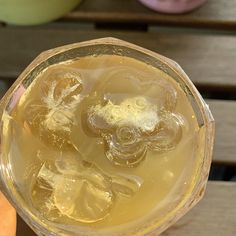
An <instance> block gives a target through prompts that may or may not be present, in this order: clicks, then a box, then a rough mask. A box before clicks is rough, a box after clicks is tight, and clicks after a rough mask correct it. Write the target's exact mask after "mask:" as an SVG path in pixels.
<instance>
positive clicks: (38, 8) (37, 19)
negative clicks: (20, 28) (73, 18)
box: [0, 0, 81, 25]
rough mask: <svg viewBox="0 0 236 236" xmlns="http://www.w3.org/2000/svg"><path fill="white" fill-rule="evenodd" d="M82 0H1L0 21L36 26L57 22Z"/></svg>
mask: <svg viewBox="0 0 236 236" xmlns="http://www.w3.org/2000/svg"><path fill="white" fill-rule="evenodd" d="M80 2H81V0H0V21H3V22H6V23H10V24H17V25H36V24H42V23H46V22H49V21H52V20H55V19H57V18H59V17H61V16H63V15H64V14H66V13H67V12H69V11H71V10H72V9H73V8H74V7H75V6H77V4H79V3H80Z"/></svg>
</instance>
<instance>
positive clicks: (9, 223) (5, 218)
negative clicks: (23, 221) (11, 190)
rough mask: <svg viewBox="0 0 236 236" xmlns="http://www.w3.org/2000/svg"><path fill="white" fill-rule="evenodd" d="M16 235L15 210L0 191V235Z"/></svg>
mask: <svg viewBox="0 0 236 236" xmlns="http://www.w3.org/2000/svg"><path fill="white" fill-rule="evenodd" d="M15 235H16V211H15V209H14V208H13V207H12V206H11V205H10V203H9V202H8V201H7V199H6V198H5V196H4V195H3V194H2V193H1V192H0V236H15Z"/></svg>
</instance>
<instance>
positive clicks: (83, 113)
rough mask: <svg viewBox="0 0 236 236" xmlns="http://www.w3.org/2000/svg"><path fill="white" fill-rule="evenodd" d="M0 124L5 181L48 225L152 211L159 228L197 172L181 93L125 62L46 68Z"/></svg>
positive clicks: (90, 60) (191, 121) (105, 59)
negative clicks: (0, 127)
mask: <svg viewBox="0 0 236 236" xmlns="http://www.w3.org/2000/svg"><path fill="white" fill-rule="evenodd" d="M3 123H4V127H5V130H4V132H5V141H4V142H3V144H4V150H5V153H7V155H8V157H9V165H11V170H12V173H14V175H13V179H14V181H15V182H16V183H17V185H18V186H19V188H20V189H21V192H22V194H23V195H24V196H26V198H27V200H28V201H29V202H30V206H31V208H32V211H33V212H35V214H37V215H38V216H39V218H40V219H41V220H46V221H49V222H52V223H59V224H62V225H71V226H73V227H77V226H85V227H91V228H96V229H103V228H110V227H113V226H118V225H123V224H127V223H130V222H136V221H139V220H141V219H142V218H144V217H146V216H148V215H150V214H152V212H155V214H157V215H156V218H157V219H160V220H161V219H162V217H163V214H166V212H171V211H172V210H174V209H175V207H177V206H178V204H179V203H180V202H181V200H182V199H183V198H184V197H185V195H188V194H189V193H188V191H187V190H188V189H190V188H191V184H192V182H193V179H194V174H195V172H196V170H195V169H196V166H198V165H196V155H197V153H196V151H197V149H196V145H195V144H196V141H197V140H198V139H199V132H200V128H199V126H198V122H197V118H196V117H195V113H194V111H193V109H192V107H191V104H190V103H189V101H188V99H187V98H186V94H185V93H184V91H183V90H182V88H181V87H180V85H179V84H178V83H177V82H175V81H174V80H173V79H172V78H171V77H169V76H168V75H167V74H165V73H164V72H163V71H161V70H159V69H157V68H154V67H152V66H151V65H147V64H145V63H143V62H140V61H137V60H135V59H132V58H130V57H124V56H118V55H101V56H96V57H94V56H87V57H83V58H80V59H76V60H68V61H64V62H62V63H58V64H55V65H52V66H49V67H47V68H46V69H45V70H43V71H42V72H41V73H40V74H39V75H38V76H37V78H36V79H35V80H34V82H33V83H32V84H31V85H30V86H29V87H28V88H27V90H26V91H24V94H23V95H22V96H21V98H20V99H19V101H18V103H17V105H16V106H15V107H14V108H12V110H11V112H10V113H9V114H6V113H5V114H4V116H3ZM10 140H11V143H12V144H11V145H9V142H10ZM13 160H14V161H13Z"/></svg>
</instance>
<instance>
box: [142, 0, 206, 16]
mask: <svg viewBox="0 0 236 236" xmlns="http://www.w3.org/2000/svg"><path fill="white" fill-rule="evenodd" d="M139 1H140V2H141V3H143V4H144V5H145V6H147V7H149V8H151V9H153V10H156V11H159V12H164V13H184V12H188V11H191V10H193V9H194V8H197V7H199V6H200V5H202V4H203V3H204V2H206V0H139Z"/></svg>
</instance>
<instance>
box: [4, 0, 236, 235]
mask: <svg viewBox="0 0 236 236" xmlns="http://www.w3.org/2000/svg"><path fill="white" fill-rule="evenodd" d="M235 12H236V2H235V1H234V0H208V2H207V3H206V4H205V5H204V6H202V7H201V8H199V9H198V10H196V11H194V12H192V13H189V14H184V15H178V16H176V15H163V14H158V13H156V12H153V11H151V10H148V9H147V8H145V7H144V6H142V5H141V4H140V3H138V2H137V1H136V0H112V1H111V0H96V1H94V0H84V1H83V3H82V4H81V5H80V6H79V7H78V8H77V9H75V10H74V11H73V12H71V13H69V14H68V15H67V16H65V17H63V18H62V19H60V20H59V21H57V22H54V23H50V24H47V25H42V26H36V27H16V26H8V25H4V24H3V25H1V26H0V80H2V81H4V83H5V84H7V85H8V86H9V85H10V84H11V83H12V82H13V81H14V80H15V78H16V77H17V76H18V75H19V73H20V72H21V71H22V70H23V69H24V67H25V66H26V65H27V64H28V63H29V62H30V61H31V60H32V59H33V58H34V57H35V56H37V55H38V54H39V53H40V52H41V51H43V50H46V49H49V48H53V47H56V46H59V45H64V44H68V43H73V42H78V41H83V40H88V39H94V38H99V37H107V36H112V37H118V38H120V39H124V40H127V41H129V42H132V43H135V44H138V45H140V46H143V47H146V48H149V49H151V50H153V51H157V52H159V53H161V54H163V55H165V56H167V57H170V58H172V59H174V60H176V61H177V62H179V64H180V65H181V66H182V67H183V69H184V70H185V71H186V72H187V74H188V75H189V76H190V78H191V79H192V81H193V82H194V83H195V85H196V86H197V88H198V89H199V91H200V92H201V93H202V94H203V96H204V97H205V98H207V103H208V104H209V105H210V108H211V110H212V112H213V115H214V118H215V120H216V141H215V149H214V155H213V167H216V166H217V168H224V170H226V172H227V170H230V171H231V172H230V173H231V175H233V174H236V119H235V117H234V115H236V101H235V99H236V95H235V94H236V64H235V62H236V36H235V33H236V14H235ZM0 87H1V89H0V93H1V92H2V90H4V86H3V84H2V82H1V83H0ZM222 166H223V167H222ZM223 178H224V176H221V177H220V179H221V181H209V183H208V188H207V193H206V196H205V198H204V199H203V200H202V201H201V202H200V204H198V205H197V206H196V207H195V208H194V209H193V210H192V211H190V212H189V213H188V214H187V215H186V216H184V217H183V218H182V219H181V220H180V221H179V222H178V223H177V224H175V225H174V226H173V227H171V228H170V229H169V230H167V231H166V232H165V233H163V235H164V236H180V235H181V236H183V235H188V236H209V235H214V236H222V235H223V236H235V235H236V183H235V182H225V181H224V182H223V181H222V180H223ZM0 235H1V233H0ZM33 235H34V233H33V232H32V231H31V230H30V229H29V228H28V227H27V226H26V225H25V223H23V221H22V220H21V219H20V218H19V220H18V229H17V236H33Z"/></svg>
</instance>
